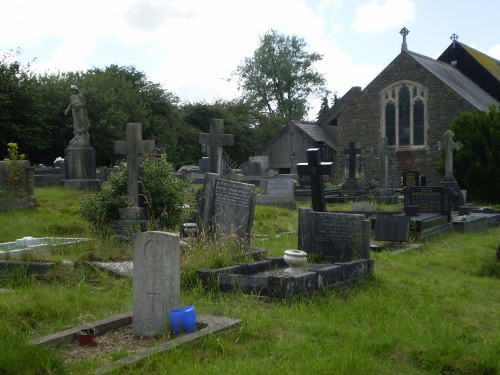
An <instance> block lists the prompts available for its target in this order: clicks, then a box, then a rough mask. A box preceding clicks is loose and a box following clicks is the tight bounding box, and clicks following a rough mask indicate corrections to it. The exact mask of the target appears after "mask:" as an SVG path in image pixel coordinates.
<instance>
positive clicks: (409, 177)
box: [402, 171, 420, 187]
mask: <svg viewBox="0 0 500 375" xmlns="http://www.w3.org/2000/svg"><path fill="white" fill-rule="evenodd" d="M402 179H403V187H411V186H420V172H417V171H406V172H403V174H402Z"/></svg>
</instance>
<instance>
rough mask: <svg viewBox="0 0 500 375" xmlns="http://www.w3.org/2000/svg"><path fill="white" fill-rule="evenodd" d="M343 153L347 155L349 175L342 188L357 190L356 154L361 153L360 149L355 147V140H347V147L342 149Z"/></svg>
mask: <svg viewBox="0 0 500 375" xmlns="http://www.w3.org/2000/svg"><path fill="white" fill-rule="evenodd" d="M344 154H346V155H348V156H349V177H348V178H347V180H346V182H345V183H344V187H343V190H345V191H357V190H358V189H359V186H358V182H357V180H356V156H357V155H359V154H361V149H360V148H359V147H357V145H356V142H349V147H348V148H345V149H344Z"/></svg>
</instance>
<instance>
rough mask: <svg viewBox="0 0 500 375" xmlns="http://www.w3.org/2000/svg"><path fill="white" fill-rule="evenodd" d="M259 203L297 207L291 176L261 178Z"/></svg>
mask: <svg viewBox="0 0 500 375" xmlns="http://www.w3.org/2000/svg"><path fill="white" fill-rule="evenodd" d="M257 203H258V204H268V205H275V206H280V207H286V208H289V209H295V207H296V205H295V194H294V185H293V180H292V179H291V178H272V179H263V180H260V195H258V196H257Z"/></svg>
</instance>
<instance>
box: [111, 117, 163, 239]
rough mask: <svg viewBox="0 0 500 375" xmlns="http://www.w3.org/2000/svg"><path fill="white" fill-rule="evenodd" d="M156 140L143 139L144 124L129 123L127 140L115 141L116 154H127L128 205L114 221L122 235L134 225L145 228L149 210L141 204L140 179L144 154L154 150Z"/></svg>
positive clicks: (119, 211) (116, 229) (115, 228)
mask: <svg viewBox="0 0 500 375" xmlns="http://www.w3.org/2000/svg"><path fill="white" fill-rule="evenodd" d="M154 149H155V141H152V140H143V139H142V124H139V123H128V124H127V140H126V141H116V142H115V154H126V155H127V198H128V204H129V206H128V207H123V208H120V209H119V210H118V218H119V220H115V221H113V223H112V226H113V229H114V230H115V231H116V232H117V233H118V234H120V235H125V236H126V235H128V232H129V231H130V230H131V229H133V227H137V226H139V227H141V229H142V230H145V227H146V224H147V212H146V209H145V208H144V207H140V206H139V181H140V165H141V163H142V154H145V153H150V152H153V151H154Z"/></svg>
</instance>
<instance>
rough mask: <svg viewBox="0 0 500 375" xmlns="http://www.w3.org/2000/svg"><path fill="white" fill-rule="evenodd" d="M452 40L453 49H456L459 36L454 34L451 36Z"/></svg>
mask: <svg viewBox="0 0 500 375" xmlns="http://www.w3.org/2000/svg"><path fill="white" fill-rule="evenodd" d="M450 39H451V40H453V47H455V42H456V41H457V39H458V35H457V34H455V33H453V35H452V36H450Z"/></svg>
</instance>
